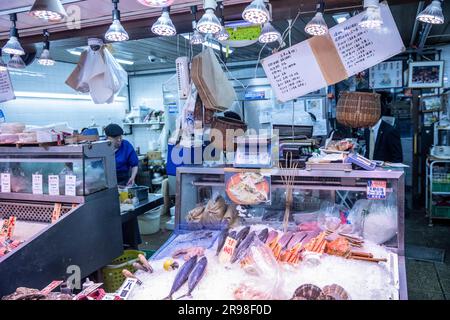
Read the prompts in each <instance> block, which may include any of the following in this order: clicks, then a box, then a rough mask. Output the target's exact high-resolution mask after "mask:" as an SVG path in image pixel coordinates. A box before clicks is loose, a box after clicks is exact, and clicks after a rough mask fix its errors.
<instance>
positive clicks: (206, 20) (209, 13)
mask: <svg viewBox="0 0 450 320" xmlns="http://www.w3.org/2000/svg"><path fill="white" fill-rule="evenodd" d="M221 29H222V24H221V23H220V20H219V18H217V16H216V15H215V14H214V10H213V9H206V12H205V13H204V14H203V17H202V18H201V19H200V21H199V22H198V23H197V30H198V31H200V32H201V33H209V34H215V33H218V32H219V31H220V30H221Z"/></svg>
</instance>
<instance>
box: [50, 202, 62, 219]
mask: <svg viewBox="0 0 450 320" xmlns="http://www.w3.org/2000/svg"><path fill="white" fill-rule="evenodd" d="M61 208H62V204H61V203H55V207H54V208H53V213H52V223H55V222H56V221H58V219H59V217H60V216H61Z"/></svg>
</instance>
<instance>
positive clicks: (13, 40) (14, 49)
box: [2, 36, 25, 56]
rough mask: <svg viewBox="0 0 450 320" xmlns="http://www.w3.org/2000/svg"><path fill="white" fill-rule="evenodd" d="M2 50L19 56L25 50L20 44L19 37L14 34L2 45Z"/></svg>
mask: <svg viewBox="0 0 450 320" xmlns="http://www.w3.org/2000/svg"><path fill="white" fill-rule="evenodd" d="M2 51H3V52H4V53H7V54H12V55H19V56H23V55H24V54H25V51H24V50H23V48H22V46H21V45H20V42H19V39H17V37H14V36H12V37H10V38H9V40H8V42H7V43H6V44H5V46H4V47H3V49H2Z"/></svg>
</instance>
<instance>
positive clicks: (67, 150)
mask: <svg viewBox="0 0 450 320" xmlns="http://www.w3.org/2000/svg"><path fill="white" fill-rule="evenodd" d="M0 171H1V180H2V185H1V187H2V188H1V192H0V218H1V219H2V220H1V221H3V228H2V230H1V231H2V235H1V237H0V238H1V245H0V249H1V251H0V274H1V275H2V276H1V277H0V295H2V296H3V295H6V294H10V293H11V292H14V290H16V288H18V287H30V288H44V287H45V286H46V285H47V284H48V283H50V282H51V281H52V280H55V279H66V278H67V277H68V276H70V275H71V274H73V272H74V271H73V270H79V273H80V274H79V276H80V277H81V278H83V277H86V276H88V275H90V274H91V273H93V272H95V271H96V270H98V269H99V268H101V267H102V266H104V265H106V264H108V263H109V262H110V261H111V260H112V259H114V258H115V257H117V256H119V255H120V254H121V253H122V249H123V248H122V233H121V217H120V209H119V197H118V193H117V180H116V176H115V174H114V173H115V161H114V150H113V148H112V146H111V145H110V143H108V142H99V143H92V144H82V145H70V146H55V147H47V148H44V147H37V146H36V147H34V146H30V147H22V148H16V147H1V148H0ZM68 267H71V268H70V269H68ZM70 270H72V271H70Z"/></svg>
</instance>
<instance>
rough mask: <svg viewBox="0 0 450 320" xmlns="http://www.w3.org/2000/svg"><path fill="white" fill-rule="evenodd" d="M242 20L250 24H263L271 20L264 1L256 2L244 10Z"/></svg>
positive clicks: (255, 0) (258, 0)
mask: <svg viewBox="0 0 450 320" xmlns="http://www.w3.org/2000/svg"><path fill="white" fill-rule="evenodd" d="M242 18H244V20H245V21H247V22H250V23H254V24H263V23H266V22H268V21H269V20H270V13H269V10H267V8H266V4H265V3H264V0H254V1H253V2H252V3H250V4H249V5H248V6H247V7H246V8H245V9H244V12H243V13H242Z"/></svg>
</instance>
